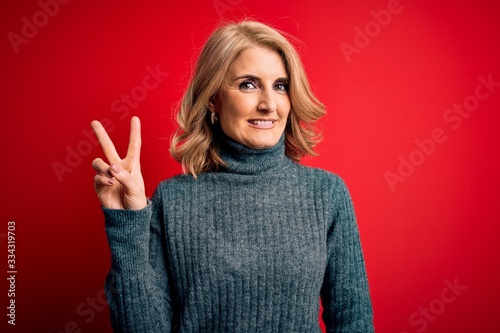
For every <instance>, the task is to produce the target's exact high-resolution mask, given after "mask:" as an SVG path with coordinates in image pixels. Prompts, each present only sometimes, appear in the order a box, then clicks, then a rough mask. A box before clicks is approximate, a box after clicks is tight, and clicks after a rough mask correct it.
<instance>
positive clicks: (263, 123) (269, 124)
mask: <svg viewBox="0 0 500 333" xmlns="http://www.w3.org/2000/svg"><path fill="white" fill-rule="evenodd" d="M276 121H277V120H276V119H250V120H248V123H249V124H250V126H252V127H254V128H259V129H270V128H273V127H274V126H275V125H276Z"/></svg>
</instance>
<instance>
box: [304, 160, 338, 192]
mask: <svg viewBox="0 0 500 333" xmlns="http://www.w3.org/2000/svg"><path fill="white" fill-rule="evenodd" d="M297 166H298V167H297V170H298V175H299V177H301V178H305V179H308V180H311V181H318V182H322V183H323V184H325V186H328V187H332V188H336V187H338V188H347V187H346V184H345V182H344V180H343V179H342V177H340V176H339V175H338V174H336V173H334V172H332V171H328V170H325V169H321V168H316V167H310V166H305V165H301V164H297Z"/></svg>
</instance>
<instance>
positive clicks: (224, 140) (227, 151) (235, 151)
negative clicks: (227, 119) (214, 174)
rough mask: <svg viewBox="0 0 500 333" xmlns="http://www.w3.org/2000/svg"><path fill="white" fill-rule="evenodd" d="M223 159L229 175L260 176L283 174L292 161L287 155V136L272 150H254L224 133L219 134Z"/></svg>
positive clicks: (282, 137) (225, 169) (283, 136)
mask: <svg viewBox="0 0 500 333" xmlns="http://www.w3.org/2000/svg"><path fill="white" fill-rule="evenodd" d="M217 139H218V141H219V144H220V153H221V157H222V159H223V160H224V162H225V163H226V167H225V168H224V169H223V170H224V171H226V172H229V173H238V174H245V175H258V174H264V173H273V172H283V171H284V169H283V168H284V167H286V166H287V165H290V164H291V163H292V162H291V160H290V159H289V158H288V157H287V156H286V155H285V134H283V135H282V136H281V138H280V139H279V141H278V142H277V143H276V144H275V145H274V146H273V147H270V148H264V149H253V148H249V147H247V146H245V145H242V144H241V143H239V142H237V141H235V140H233V139H231V138H230V137H228V136H227V135H225V134H224V133H222V131H220V132H219V133H218V134H217Z"/></svg>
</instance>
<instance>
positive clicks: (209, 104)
mask: <svg viewBox="0 0 500 333" xmlns="http://www.w3.org/2000/svg"><path fill="white" fill-rule="evenodd" d="M208 110H209V111H210V112H212V113H214V112H215V111H216V108H215V103H214V101H213V100H210V101H209V102H208Z"/></svg>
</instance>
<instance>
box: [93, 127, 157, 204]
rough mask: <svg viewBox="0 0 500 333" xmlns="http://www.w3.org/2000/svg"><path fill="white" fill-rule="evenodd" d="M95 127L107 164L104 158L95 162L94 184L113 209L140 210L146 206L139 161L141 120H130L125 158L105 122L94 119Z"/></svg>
mask: <svg viewBox="0 0 500 333" xmlns="http://www.w3.org/2000/svg"><path fill="white" fill-rule="evenodd" d="M90 126H91V127H92V129H93V130H94V133H95V135H96V136H97V139H98V140H99V143H100V144H101V148H102V151H103V152H104V155H105V156H106V159H107V161H108V163H109V164H108V163H106V162H104V161H103V160H102V159H101V158H96V159H95V160H93V161H92V167H93V168H94V170H95V171H96V172H97V174H96V175H95V177H94V187H95V191H96V192H97V197H98V198H99V200H100V201H101V204H102V205H103V206H104V207H106V208H111V209H131V210H138V209H143V208H144V207H146V206H147V198H146V191H145V189H144V180H143V178H142V174H141V165H140V161H139V157H140V153H141V122H140V120H139V118H138V117H132V119H131V120H130V140H129V144H128V150H127V156H126V157H125V158H124V159H123V160H122V159H121V158H120V156H118V153H117V152H116V149H115V146H114V145H113V142H112V141H111V139H110V138H109V136H108V133H106V130H105V129H104V127H103V126H102V124H101V123H100V122H99V121H97V120H94V121H92V123H91V124H90Z"/></svg>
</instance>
